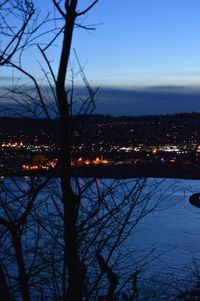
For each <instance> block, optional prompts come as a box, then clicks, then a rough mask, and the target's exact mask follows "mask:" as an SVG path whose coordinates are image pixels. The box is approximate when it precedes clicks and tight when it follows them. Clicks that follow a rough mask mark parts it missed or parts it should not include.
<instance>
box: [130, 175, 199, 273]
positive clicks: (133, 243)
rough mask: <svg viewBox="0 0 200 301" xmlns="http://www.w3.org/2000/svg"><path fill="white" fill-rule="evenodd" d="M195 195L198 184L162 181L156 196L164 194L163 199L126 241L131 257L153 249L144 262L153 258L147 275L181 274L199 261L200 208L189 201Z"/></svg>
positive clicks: (186, 181)
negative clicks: (164, 197)
mask: <svg viewBox="0 0 200 301" xmlns="http://www.w3.org/2000/svg"><path fill="white" fill-rule="evenodd" d="M163 191H164V193H163ZM196 192H200V181H197V180H174V179H167V180H165V181H164V182H163V183H162V184H161V186H160V188H159V191H158V192H157V194H158V195H159V194H161V193H163V196H166V199H164V201H163V202H162V204H161V205H160V207H159V208H158V209H157V210H156V211H154V212H152V213H150V214H149V215H148V216H146V217H145V219H143V220H142V221H141V223H140V224H139V225H138V226H137V228H136V229H135V231H134V233H133V234H132V235H131V237H130V238H129V240H128V247H129V250H131V251H130V253H132V254H136V255H134V256H136V257H137V256H138V258H139V257H141V253H143V254H148V253H149V252H150V250H152V253H151V254H150V255H149V256H147V261H148V260H149V261H151V259H153V258H156V259H155V260H153V261H152V262H150V263H149V265H148V271H149V272H150V273H156V274H158V273H163V272H166V273H168V272H173V273H177V274H178V273H183V270H184V269H187V268H190V267H191V265H192V264H193V262H194V261H196V260H198V259H200V209H198V208H196V207H194V206H192V205H191V204H190V203H189V201H188V200H189V196H190V195H192V194H193V193H196ZM171 193H172V194H171ZM170 194H171V196H168V195H170ZM154 197H155V196H154ZM144 256H145V255H144Z"/></svg>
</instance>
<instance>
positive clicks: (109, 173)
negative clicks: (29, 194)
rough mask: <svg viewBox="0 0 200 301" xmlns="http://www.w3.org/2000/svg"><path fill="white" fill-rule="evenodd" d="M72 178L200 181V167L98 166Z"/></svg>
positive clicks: (37, 173) (41, 173)
mask: <svg viewBox="0 0 200 301" xmlns="http://www.w3.org/2000/svg"><path fill="white" fill-rule="evenodd" d="M0 176H1V177H25V176H34V177H38V176H41V177H44V176H49V177H58V176H59V170H58V169H57V170H56V169H51V170H39V171H15V172H14V171H8V172H7V173H4V172H2V173H1V174H0ZM72 176H73V177H75V178H78V177H85V178H105V179H111V178H112V179H128V178H140V177H145V178H174V179H188V180H189V179H191V180H200V166H198V165H191V164H190V165H189V164H188V165H187V164H155V163H154V164H147V165H139V164H138V165H133V164H125V163H123V164H112V165H98V166H80V167H73V168H72Z"/></svg>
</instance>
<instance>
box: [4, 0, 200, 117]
mask: <svg viewBox="0 0 200 301" xmlns="http://www.w3.org/2000/svg"><path fill="white" fill-rule="evenodd" d="M35 3H36V4H37V5H38V6H39V7H40V9H41V14H40V16H44V15H45V13H46V12H48V11H50V12H51V13H52V17H54V16H55V15H56V11H55V9H53V6H52V5H53V4H52V1H50V0H43V1H41V0H35ZM89 3H91V0H79V7H78V9H82V8H85V7H86V6H87V5H88V4H89ZM79 23H80V24H84V25H92V26H93V27H95V28H96V30H94V31H89V32H88V31H87V30H83V29H81V28H76V29H75V32H74V36H73V44H72V48H75V49H76V51H77V53H78V56H79V59H80V61H81V64H82V65H83V67H84V71H85V73H86V75H87V78H88V80H89V82H90V83H91V85H92V86H99V87H102V88H101V94H100V96H99V99H98V102H97V108H96V112H101V113H104V114H106V113H108V114H115V115H121V114H125V115H132V114H133V115H143V114H161V113H162V114H165V113H174V112H191V111H200V88H194V87H200V1H199V0H124V1H121V0H99V2H98V4H97V5H96V6H95V7H94V8H93V9H92V10H91V11H90V13H89V14H88V15H87V16H84V18H82V19H81V20H79ZM51 34H52V33H49V35H51ZM49 38H50V36H48V35H47V37H46V36H45V37H42V39H43V40H42V42H43V43H47V41H48V39H49ZM45 39H46V40H45ZM60 42H61V41H60V40H59V39H58V41H57V42H56V44H55V45H53V47H52V49H51V50H49V51H48V56H49V60H50V61H51V63H52V69H53V70H54V71H55V73H57V68H58V62H59V56H60V44H59V43H60ZM2 43H3V40H2ZM2 45H3V44H2ZM30 58H31V59H30ZM22 62H23V66H24V67H25V69H26V71H27V72H31V74H33V75H35V76H36V77H37V78H38V79H39V80H40V81H41V83H42V84H43V83H44V80H43V79H44V74H43V71H42V70H41V65H42V66H44V67H45V68H46V66H45V62H44V60H43V59H42V58H41V56H40V53H39V50H38V48H37V46H36V45H33V46H32V47H31V48H28V49H27V53H26V54H25V53H24V55H23V61H22ZM71 64H72V66H73V67H74V66H75V71H77V65H76V60H75V58H74V54H73V51H72V53H71ZM9 78H12V79H13V78H16V81H17V80H18V74H17V72H15V71H13V70H11V69H7V70H6V69H5V68H1V69H0V84H1V85H2V86H6V85H7V83H9V80H8V79H9ZM68 80H70V75H68ZM23 81H24V84H25V85H26V84H27V85H30V84H31V83H30V81H28V80H27V79H23ZM9 84H10V83H9ZM66 84H69V82H68V83H66ZM75 84H76V85H78V86H80V85H81V84H82V82H81V78H80V76H77V77H76V79H75ZM163 87H164V88H163Z"/></svg>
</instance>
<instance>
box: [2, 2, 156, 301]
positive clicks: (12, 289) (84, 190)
mask: <svg viewBox="0 0 200 301" xmlns="http://www.w3.org/2000/svg"><path fill="white" fill-rule="evenodd" d="M79 2H80V1H78V0H71V1H69V0H65V1H64V0H63V1H56V0H52V6H53V8H54V11H53V12H54V13H53V14H52V13H51V12H48V13H47V14H46V15H45V16H43V17H42V18H41V16H40V13H39V12H38V11H37V10H36V8H35V5H34V2H33V1H31V0H23V1H12V0H8V1H4V2H2V3H1V5H0V18H1V19H0V31H1V35H3V36H4V37H5V40H4V41H1V45H0V47H1V48H0V65H1V66H3V67H4V68H5V67H7V68H12V69H13V70H15V72H16V77H17V78H19V76H20V75H22V76H23V78H26V79H27V80H28V83H29V86H28V84H27V82H24V83H23V82H22V84H20V83H19V82H18V80H17V81H16V82H15V84H13V86H12V87H10V88H8V89H7V92H8V95H9V97H12V99H14V100H15V101H16V102H17V103H19V104H21V106H22V107H24V108H25V109H27V111H29V112H30V111H31V112H32V113H33V114H35V115H36V116H38V114H40V112H43V114H44V115H45V116H46V118H47V119H48V120H49V126H50V127H51V130H52V132H54V138H55V145H56V152H57V158H58V166H57V168H56V169H55V175H54V176H56V178H55V177H46V178H44V177H35V178H34V177H33V178H30V179H28V180H24V182H20V180H18V179H16V178H11V179H9V180H7V179H6V180H5V179H2V180H1V187H0V189H1V198H0V240H1V246H2V247H1V251H0V257H1V263H0V280H1V281H0V292H3V294H4V299H5V300H23V301H30V300H63V301H64V300H65V301H66V300H69V301H75V300H76V301H79V300H100V298H101V300H114V298H115V297H116V296H117V295H119V294H120V293H121V292H122V291H123V288H124V285H122V283H121V282H122V276H123V277H124V279H123V283H126V281H128V280H130V281H131V282H132V284H133V285H132V289H133V292H132V299H133V298H134V296H135V294H136V291H137V275H138V274H139V273H140V272H141V270H142V267H141V268H140V269H134V267H132V273H131V274H132V275H131V276H130V274H128V270H127V277H126V275H124V272H123V275H122V273H120V270H121V268H120V265H118V262H119V261H121V260H122V255H121V254H120V253H119V252H120V250H121V252H122V251H123V247H122V245H123V242H124V241H125V240H126V238H127V237H128V236H129V234H130V232H131V230H132V229H133V228H134V227H135V226H136V225H137V224H138V223H139V222H140V220H141V219H143V217H145V216H146V215H147V214H148V213H150V212H151V211H152V210H155V208H156V207H157V206H158V204H159V203H160V201H161V196H160V197H159V198H155V200H154V202H152V203H151V204H149V199H150V198H151V197H152V195H153V194H154V192H155V191H156V189H157V186H158V185H157V184H152V185H150V186H149V184H148V181H147V179H146V178H140V179H135V180H127V181H118V180H110V181H107V182H106V181H104V180H100V179H98V175H97V178H96V179H79V178H74V176H73V169H72V166H71V152H72V138H73V124H72V118H71V114H72V113H73V105H74V102H75V101H80V102H81V104H80V106H79V113H80V114H81V113H84V116H85V114H86V113H90V111H91V110H92V108H93V107H94V103H95V97H96V93H97V91H98V90H92V89H91V87H90V85H89V83H88V81H87V79H86V76H85V73H84V69H83V68H82V66H81V64H80V62H79V59H78V56H77V54H76V52H75V58H76V62H77V64H78V69H79V74H80V75H81V77H82V79H83V82H84V85H85V88H86V91H87V96H86V97H85V98H83V99H82V98H80V97H79V98H78V100H77V99H76V95H75V94H74V89H73V88H74V81H73V80H74V74H73V68H71V67H70V65H69V59H70V51H71V45H72V37H73V31H74V29H75V28H76V27H81V28H85V29H92V27H90V26H85V25H83V24H82V23H81V18H82V16H84V15H85V14H87V13H88V12H89V11H90V10H92V9H93V8H94V6H95V5H96V4H97V3H98V2H99V0H95V1H91V3H90V4H89V5H88V6H87V7H85V8H83V9H82V10H80V9H79V7H78V4H79ZM56 43H57V44H59V45H60V46H59V47H60V56H59V58H58V60H59V63H58V68H57V70H56V68H55V66H54V64H53V62H52V60H51V56H50V54H49V53H50V49H51V48H53V47H54V45H55V44H56ZM30 49H34V50H35V51H38V53H39V54H40V56H41V60H40V67H41V70H42V72H43V80H42V83H41V80H40V79H39V78H38V77H37V76H35V75H34V74H33V73H32V72H31V71H30V70H28V68H27V66H26V65H25V64H24V60H23V58H24V56H25V55H26V53H27V52H29V51H30ZM70 73H72V75H73V76H72V78H71V83H72V85H71V88H70V89H69V88H68V86H67V84H66V83H67V76H69V74H70ZM44 80H45V82H46V85H47V84H48V89H47V88H45V85H44ZM30 83H31V84H30ZM27 87H28V88H27ZM10 93H11V95H10ZM49 95H51V96H49ZM49 98H50V100H51V101H49ZM38 108H39V111H38ZM55 113H56V114H57V118H58V120H59V138H58V137H57V136H56V133H57V132H56V131H55V128H54V125H53V123H52V116H55ZM84 118H85V117H84ZM23 185H24V186H23ZM147 185H148V189H147V190H145V187H146V186H147ZM122 253H123V252H122ZM127 265H128V263H127ZM141 266H142V264H141ZM130 272H131V269H130ZM116 298H117V297H116Z"/></svg>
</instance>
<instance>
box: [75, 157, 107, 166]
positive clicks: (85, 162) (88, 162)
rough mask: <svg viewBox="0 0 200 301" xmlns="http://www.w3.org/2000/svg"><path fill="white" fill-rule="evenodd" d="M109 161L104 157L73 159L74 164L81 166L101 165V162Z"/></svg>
mask: <svg viewBox="0 0 200 301" xmlns="http://www.w3.org/2000/svg"><path fill="white" fill-rule="evenodd" d="M108 163H109V161H108V160H106V159H104V158H103V157H97V158H96V159H94V160H90V159H84V158H82V157H80V158H78V159H74V160H72V161H71V165H72V166H81V165H99V164H105V165H106V164H108Z"/></svg>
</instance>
